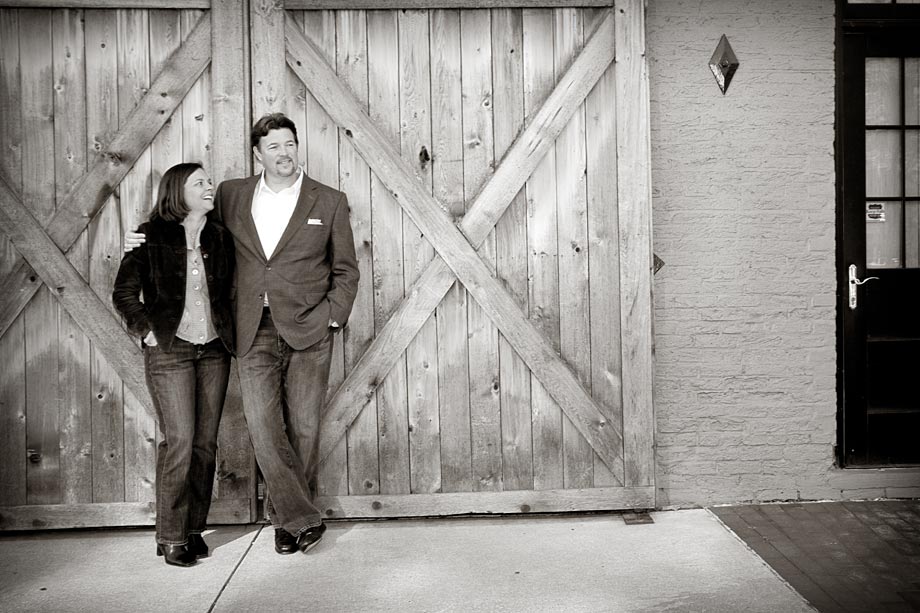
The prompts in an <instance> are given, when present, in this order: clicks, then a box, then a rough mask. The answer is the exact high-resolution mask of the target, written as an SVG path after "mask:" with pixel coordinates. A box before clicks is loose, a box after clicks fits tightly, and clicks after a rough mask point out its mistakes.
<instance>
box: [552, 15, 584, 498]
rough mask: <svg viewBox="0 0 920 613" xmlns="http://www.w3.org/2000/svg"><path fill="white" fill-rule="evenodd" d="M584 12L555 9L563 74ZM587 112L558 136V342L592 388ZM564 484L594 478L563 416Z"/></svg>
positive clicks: (556, 58) (576, 48)
mask: <svg viewBox="0 0 920 613" xmlns="http://www.w3.org/2000/svg"><path fill="white" fill-rule="evenodd" d="M584 27H585V23H584V14H583V12H582V11H581V10H580V9H569V8H565V9H556V10H555V11H554V27H553V39H554V53H553V64H554V72H555V74H556V75H562V74H564V72H565V71H566V70H567V69H568V67H569V65H570V64H571V63H572V62H573V61H574V60H575V58H576V57H578V53H579V52H580V51H581V48H582V46H583V45H584ZM585 136H586V134H585V113H584V106H580V107H579V109H578V110H577V111H576V112H575V115H574V116H573V117H572V119H571V120H570V121H569V123H568V125H567V126H566V127H565V129H564V130H563V131H562V133H561V134H560V135H559V137H558V138H557V139H556V222H557V224H558V227H557V229H556V241H557V245H558V247H557V248H558V257H559V260H558V268H559V346H560V349H561V351H562V357H563V358H565V361H566V362H567V363H568V364H569V365H570V366H571V367H572V369H573V370H574V371H575V373H576V375H577V376H578V380H579V381H580V382H581V384H582V385H584V386H585V389H591V351H590V350H589V349H588V350H586V349H587V348H589V347H590V346H591V329H590V322H589V312H588V308H589V299H590V289H589V282H590V271H589V270H588V247H589V245H588V203H587V191H586V184H587V182H588V181H589V179H590V178H591V177H589V176H588V168H587V160H586V153H585ZM562 442H563V454H564V457H565V460H564V471H563V481H564V483H565V487H566V488H585V487H591V486H592V485H593V484H594V453H593V452H592V451H591V446H590V445H589V444H588V442H587V441H586V440H585V439H584V437H583V436H581V434H580V433H579V432H578V430H577V429H576V428H575V426H574V425H573V424H572V421H571V420H570V419H569V418H568V417H565V418H563V420H562Z"/></svg>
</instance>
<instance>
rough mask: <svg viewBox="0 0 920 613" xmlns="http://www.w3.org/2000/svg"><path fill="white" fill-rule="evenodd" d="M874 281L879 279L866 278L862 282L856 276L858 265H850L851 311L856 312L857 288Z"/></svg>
mask: <svg viewBox="0 0 920 613" xmlns="http://www.w3.org/2000/svg"><path fill="white" fill-rule="evenodd" d="M872 279H878V277H866V278H865V279H862V280H860V279H859V277H857V276H856V264H850V309H851V310H856V287H857V286H859V285H862V284H863V283H868V282H869V281H871V280H872Z"/></svg>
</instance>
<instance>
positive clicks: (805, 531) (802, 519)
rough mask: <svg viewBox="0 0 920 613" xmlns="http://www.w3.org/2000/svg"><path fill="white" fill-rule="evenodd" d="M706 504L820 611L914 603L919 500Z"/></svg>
mask: <svg viewBox="0 0 920 613" xmlns="http://www.w3.org/2000/svg"><path fill="white" fill-rule="evenodd" d="M712 512H713V513H715V514H716V516H717V517H718V518H719V519H721V520H722V522H723V523H724V524H725V525H726V526H728V527H729V528H730V529H731V530H732V531H734V532H735V534H737V535H738V536H739V537H740V538H741V539H742V540H743V541H744V542H745V543H747V544H748V546H750V547H751V549H753V550H754V551H755V552H756V553H757V554H758V555H759V556H760V557H761V558H763V559H764V561H765V562H767V564H769V565H770V566H771V567H772V568H773V569H774V570H775V571H776V572H777V573H779V575H780V576H781V577H783V578H784V579H785V580H786V581H788V582H789V584H790V585H792V587H793V588H795V589H796V590H797V591H798V592H799V593H800V594H801V595H802V596H804V597H805V598H806V599H808V601H809V602H810V603H811V604H812V605H813V606H814V607H815V608H817V609H818V610H819V611H821V612H822V613H850V612H857V611H871V612H873V613H875V612H888V611H891V612H894V611H920V500H879V501H864V502H816V503H804V504H762V505H744V506H730V507H715V508H713V509H712Z"/></svg>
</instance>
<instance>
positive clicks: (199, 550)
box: [188, 534, 211, 558]
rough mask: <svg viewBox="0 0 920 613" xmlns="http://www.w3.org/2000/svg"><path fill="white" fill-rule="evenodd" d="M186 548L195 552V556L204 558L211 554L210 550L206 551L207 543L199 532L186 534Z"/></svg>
mask: <svg viewBox="0 0 920 613" xmlns="http://www.w3.org/2000/svg"><path fill="white" fill-rule="evenodd" d="M188 550H189V551H190V552H192V553H193V554H195V557H196V558H206V557H208V556H209V555H211V552H210V551H208V544H207V543H205V542H204V539H203V538H202V537H201V535H200V534H189V535H188Z"/></svg>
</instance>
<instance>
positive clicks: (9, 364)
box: [0, 315, 28, 506]
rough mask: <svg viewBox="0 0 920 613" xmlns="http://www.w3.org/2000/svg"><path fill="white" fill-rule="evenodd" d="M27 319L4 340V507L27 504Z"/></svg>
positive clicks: (0, 366)
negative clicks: (25, 324) (25, 323)
mask: <svg viewBox="0 0 920 613" xmlns="http://www.w3.org/2000/svg"><path fill="white" fill-rule="evenodd" d="M24 317H25V315H20V316H19V317H17V318H16V321H14V322H13V324H12V325H11V326H10V327H9V329H8V330H7V331H6V334H4V335H3V337H0V500H2V501H3V505H4V506H7V505H8V506H19V505H24V504H26V502H27V496H26V475H27V469H26V465H27V461H28V460H27V458H28V455H27V453H26V376H25V375H26V373H25V364H26V352H25V326H24V325H23V319H24Z"/></svg>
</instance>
